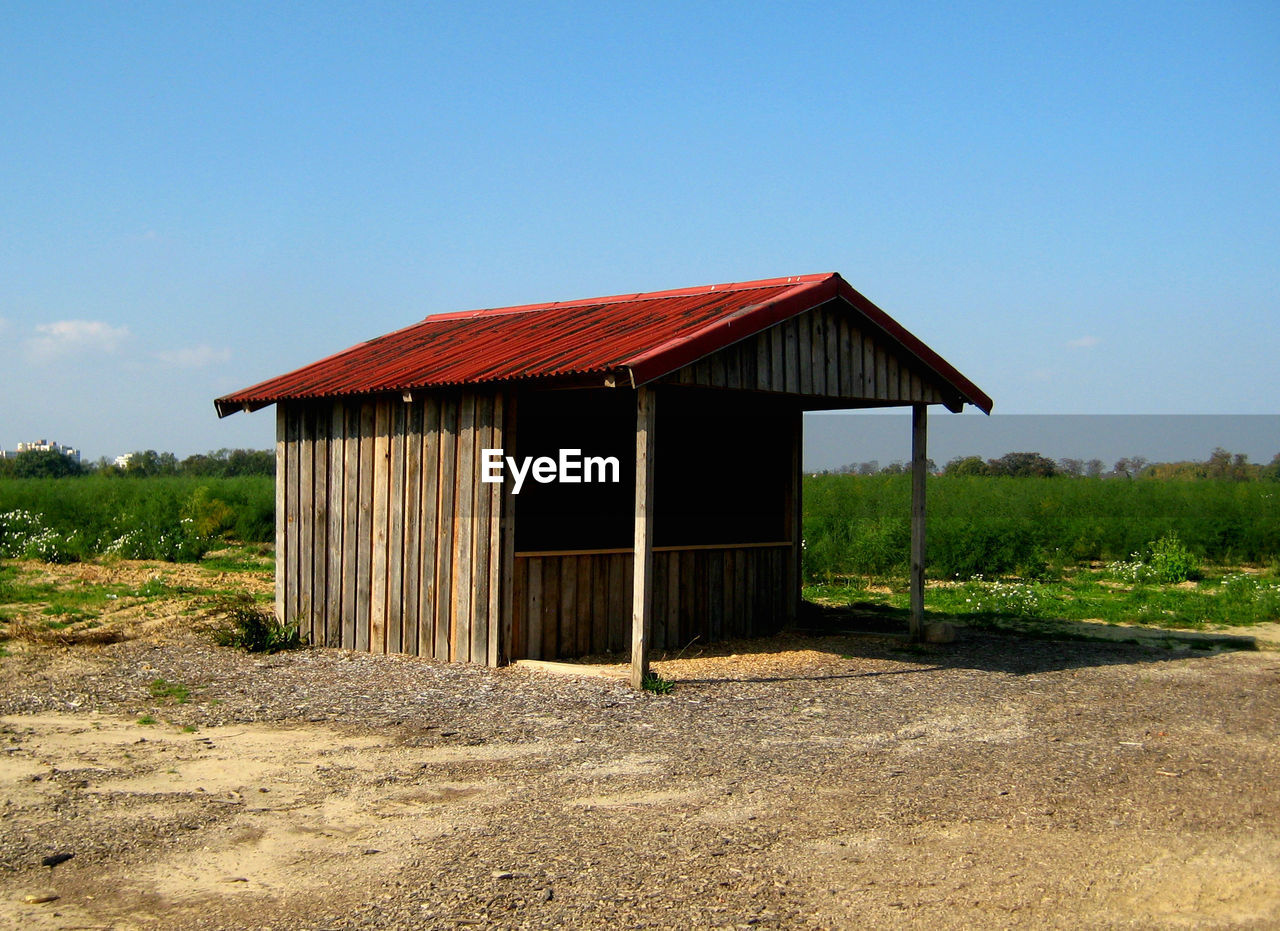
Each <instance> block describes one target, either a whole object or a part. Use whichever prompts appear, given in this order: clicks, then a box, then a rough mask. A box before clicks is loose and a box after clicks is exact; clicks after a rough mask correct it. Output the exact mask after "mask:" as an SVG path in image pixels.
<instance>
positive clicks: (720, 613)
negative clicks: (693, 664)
mask: <svg viewBox="0 0 1280 931" xmlns="http://www.w3.org/2000/svg"><path fill="white" fill-rule="evenodd" d="M706 559H707V582H706V588H707V616H706V620H705V622H704V623H703V630H704V631H705V633H704V634H703V636H704V638H705V639H707V640H712V641H714V640H719V639H720V638H721V637H722V636H723V634H724V603H725V597H724V559H725V554H724V551H723V550H709V551H707V553H706Z"/></svg>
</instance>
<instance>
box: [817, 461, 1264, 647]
mask: <svg viewBox="0 0 1280 931" xmlns="http://www.w3.org/2000/svg"><path fill="white" fill-rule="evenodd" d="M927 499H928V529H927V534H926V542H927V551H928V555H927V559H928V577H929V579H930V580H931V581H932V583H933V584H931V586H930V588H929V591H928V595H927V597H926V599H925V602H926V608H927V610H928V613H929V614H930V615H931V616H932V617H935V618H944V619H958V620H960V621H962V622H963V623H965V624H967V625H969V626H982V627H996V628H1014V629H1018V630H1022V631H1042V632H1051V633H1054V634H1060V633H1064V632H1066V630H1067V628H1066V627H1065V626H1064V622H1067V623H1072V622H1102V623H1105V624H1138V625H1142V626H1147V627H1159V628H1181V629H1187V628H1190V629H1197V630H1203V629H1215V628H1222V627H1227V626H1239V625H1252V624H1258V623H1263V622H1268V621H1276V620H1280V564H1278V563H1280V485H1277V484H1276V483H1273V482H1217V481H1197V482H1190V481H1155V480H1144V479H1139V480H1125V479H1087V478H1066V477H1053V478H1034V477H1020V478H1010V477H990V476H981V477H962V476H932V477H930V478H929V480H928V485H927ZM910 505H911V486H910V477H909V476H906V475H870V476H854V475H819V476H810V477H807V478H806V479H805V485H804V543H805V545H804V573H805V580H806V587H805V597H806V598H807V599H808V600H810V601H815V602H822V603H827V604H835V605H854V606H859V607H861V608H863V609H865V610H870V611H873V612H880V613H885V612H887V613H889V614H892V615H897V616H900V617H905V616H906V609H907V599H908V595H907V581H906V580H907V568H908V560H909V544H910V537H911V529H910Z"/></svg>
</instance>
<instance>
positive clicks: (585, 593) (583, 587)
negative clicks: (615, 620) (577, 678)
mask: <svg viewBox="0 0 1280 931" xmlns="http://www.w3.org/2000/svg"><path fill="white" fill-rule="evenodd" d="M592 558H593V557H591V556H579V557H577V565H576V566H575V567H574V573H575V580H576V581H577V583H578V590H577V592H576V594H575V596H574V600H573V605H574V612H573V630H574V635H575V641H576V642H575V644H574V650H573V655H574V656H586V655H587V654H588V653H590V652H591V561H592Z"/></svg>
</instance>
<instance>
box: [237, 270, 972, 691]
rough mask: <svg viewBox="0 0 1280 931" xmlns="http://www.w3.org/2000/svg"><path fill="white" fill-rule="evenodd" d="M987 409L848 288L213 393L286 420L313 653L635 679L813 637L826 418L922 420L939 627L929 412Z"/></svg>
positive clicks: (574, 327)
mask: <svg viewBox="0 0 1280 931" xmlns="http://www.w3.org/2000/svg"><path fill="white" fill-rule="evenodd" d="M966 403H968V404H973V405H975V406H977V407H978V408H980V409H982V410H984V411H987V412H990V409H991V400H990V398H988V397H987V396H986V395H985V394H984V393H983V392H982V391H980V390H979V389H978V388H977V387H976V386H974V385H973V383H972V382H970V381H969V380H968V379H967V378H965V377H964V376H963V375H961V374H960V373H959V372H957V371H956V370H955V369H954V368H953V367H952V366H951V365H949V364H948V363H947V362H946V361H944V360H943V359H942V358H941V357H940V356H939V355H938V354H937V353H935V352H934V351H933V350H931V349H929V348H928V347H927V346H925V345H924V344H923V343H922V342H921V341H920V340H918V339H917V338H915V337H914V336H912V335H911V334H910V333H908V332H907V331H906V330H905V329H904V328H903V327H901V326H900V325H899V324H898V323H896V322H895V321H894V320H892V319H891V318H890V317H889V316H888V315H887V314H885V313H884V312H883V311H882V310H880V309H879V308H877V307H876V306H875V305H874V304H872V303H871V302H870V301H869V300H867V299H866V298H865V297H863V296H862V295H861V294H859V293H858V292H857V291H855V290H854V289H853V288H852V287H850V286H849V285H848V284H847V283H846V282H845V281H844V280H843V279H842V278H841V277H840V276H839V275H836V274H825V275H809V276H800V277H793V278H776V279H769V280H763V281H751V282H745V283H739V284H725V285H712V286H707V287H700V288H689V289H683V290H676V291H662V292H655V293H647V294H631V295H621V296H616V297H607V298H594V299H590V300H583V301H568V302H558V303H550V304H531V305H527V306H520V307H506V308H498V309H491V310H479V311H469V312H464V313H449V314H436V315H433V316H430V317H427V318H426V319H425V320H423V321H422V322H420V323H416V324H414V325H412V326H409V327H407V328H405V329H402V330H398V331H396V332H394V333H390V334H388V335H386V336H382V337H379V338H377V339H373V340H370V341H369V342H366V343H361V344H360V345H357V346H353V347H351V348H350V349H347V350H344V351H343V352H340V353H338V354H336V355H333V356H330V357H329V358H327V359H323V360H321V361H319V362H316V363H314V364H312V365H309V366H306V367H305V368H301V369H298V370H297V371H295V372H291V373H289V374H287V375H282V376H280V377H278V378H273V379H271V380H269V381H265V382H262V383H261V384H258V385H255V386H254V387H251V388H246V389H245V390H243V391H238V392H236V393H234V394H231V395H228V396H226V397H223V398H219V399H218V400H217V401H215V405H216V408H217V411H218V414H219V415H220V416H227V415H228V414H232V413H235V412H236V411H241V410H244V411H252V410H256V409H259V408H262V407H265V406H268V405H270V404H275V405H276V407H277V414H276V418H277V419H276V423H277V432H276V456H277V470H276V476H277V478H276V560H277V561H276V611H277V614H278V615H279V616H280V617H281V618H282V619H285V620H297V621H298V622H299V623H300V625H301V627H302V629H303V631H304V632H306V633H307V634H308V635H309V637H310V640H311V642H312V643H314V644H318V645H325V646H334V647H342V648H346V649H355V650H369V651H373V652H378V653H381V652H388V653H407V654H413V655H418V656H428V657H435V658H438V659H442V660H449V661H462V662H475V663H485V664H489V665H498V664H502V663H506V662H508V661H510V660H513V659H519V658H531V659H555V658H567V657H574V656H581V655H586V654H589V653H598V652H612V651H618V650H625V649H630V650H631V651H632V655H633V679H636V680H637V681H638V679H639V677H640V676H641V675H643V673H644V671H645V670H646V668H647V662H648V659H647V657H648V650H649V649H650V648H651V647H657V648H671V647H680V646H683V645H685V644H686V643H688V642H690V641H691V640H693V639H694V638H695V637H696V638H700V641H701V642H713V641H717V640H722V639H727V638H730V637H743V636H757V635H764V634H769V633H773V632H776V631H778V630H779V629H781V628H783V627H785V626H786V625H788V624H789V623H790V622H792V621H794V619H795V616H796V611H797V608H798V605H799V602H800V555H801V552H800V551H801V539H800V487H801V486H800V476H801V463H800V452H801V435H802V415H803V413H804V412H805V411H809V410H829V409H839V408H867V407H890V406H910V407H911V408H912V410H913V413H914V416H913V462H914V471H915V477H916V481H915V483H914V485H915V495H914V504H913V507H914V509H915V518H916V520H915V521H913V528H914V531H915V539H914V541H913V573H912V575H913V595H915V597H914V598H913V609H916V610H914V623H913V631H915V632H918V630H919V617H920V613H921V612H920V610H919V606H920V605H922V603H923V602H922V598H923V528H924V494H923V492H924V454H925V449H924V438H925V411H926V408H927V407H928V406H929V405H942V406H944V407H946V408H948V409H949V410H952V411H959V410H960V409H961V408H962V407H963V405H964V404H966ZM496 450H501V454H498V453H496V452H495V451H496ZM521 466H523V467H524V468H525V470H526V471H525V472H524V474H523V482H520V481H519V470H520V468H521ZM549 475H550V476H551V477H552V480H544V479H546V478H547V477H548V476H549ZM495 478H501V481H494V480H493V479H495ZM575 478H576V479H577V480H576V481H575V480H574V479H575ZM583 479H586V480H585V481H584V480H583Z"/></svg>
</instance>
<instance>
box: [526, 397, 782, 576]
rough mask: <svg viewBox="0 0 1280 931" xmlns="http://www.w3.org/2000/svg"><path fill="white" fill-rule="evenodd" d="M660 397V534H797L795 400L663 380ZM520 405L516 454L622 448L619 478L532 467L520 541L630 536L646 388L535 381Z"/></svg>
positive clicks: (699, 540)
mask: <svg viewBox="0 0 1280 931" xmlns="http://www.w3.org/2000/svg"><path fill="white" fill-rule="evenodd" d="M657 403H658V411H657V423H658V427H657V436H656V438H655V444H654V445H655V455H656V463H655V468H656V471H657V474H656V477H655V485H656V487H655V488H654V505H655V507H654V545H655V546H694V545H700V544H733V543H766V542H777V541H781V540H783V539H785V527H786V515H785V508H786V501H787V494H786V489H787V486H788V483H789V482H790V481H791V467H792V463H791V454H792V446H791V444H792V438H791V435H790V433H789V430H790V426H789V424H790V419H789V417H790V415H789V408H788V407H786V406H785V405H784V404H783V403H780V402H779V401H777V400H775V399H773V398H770V397H768V396H766V395H760V394H747V393H741V392H725V391H705V390H698V389H676V388H672V389H662V390H661V391H660V392H659V395H658V399H657ZM516 416H517V424H516V449H515V450H514V452H513V451H512V450H511V449H507V450H506V454H507V455H515V456H517V457H519V458H521V459H523V458H524V457H525V456H530V457H535V458H536V457H541V456H546V457H549V458H552V459H557V457H558V456H559V454H560V450H561V449H579V450H581V451H582V455H583V456H584V457H585V456H601V457H606V456H613V457H616V458H617V460H618V466H619V467H618V478H619V480H618V481H617V482H616V483H614V482H593V483H579V484H566V483H562V482H558V481H555V482H548V483H545V484H544V483H539V482H537V481H534V480H533V479H532V477H530V478H528V479H526V481H525V483H524V485H523V486H522V488H521V490H520V494H519V495H517V496H516V499H515V501H516V521H515V524H516V527H515V530H516V534H515V546H516V550H517V551H518V552H520V551H545V550H578V549H613V548H627V547H630V546H631V545H632V542H633V538H634V533H635V522H634V501H635V394H634V392H632V391H629V390H625V389H598V390H564V391H545V392H530V393H528V394H522V395H521V396H520V399H519V402H518V405H517V415H516ZM506 481H507V482H511V481H513V479H512V477H511V475H510V474H507V475H506Z"/></svg>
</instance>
